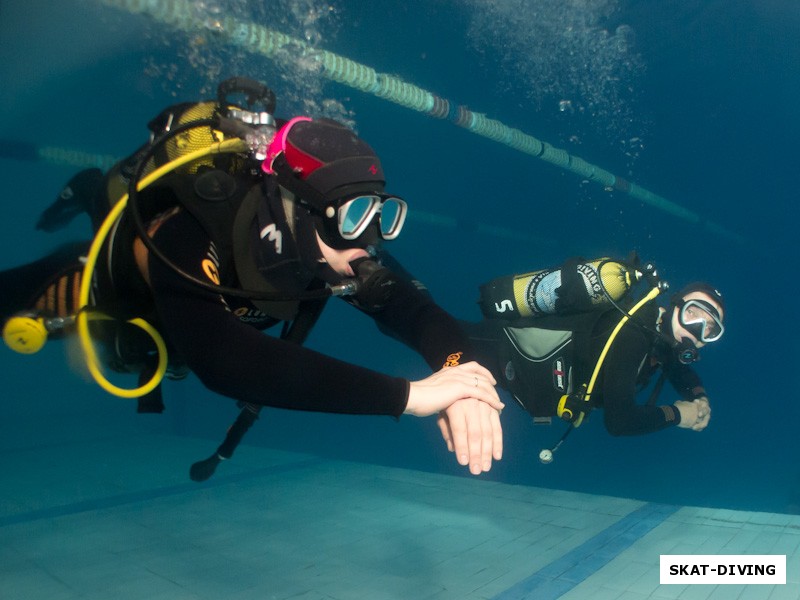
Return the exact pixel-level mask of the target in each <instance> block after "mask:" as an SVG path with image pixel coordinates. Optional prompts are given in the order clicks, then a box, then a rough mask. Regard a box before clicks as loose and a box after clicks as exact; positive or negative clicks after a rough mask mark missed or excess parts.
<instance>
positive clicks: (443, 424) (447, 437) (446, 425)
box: [436, 412, 455, 452]
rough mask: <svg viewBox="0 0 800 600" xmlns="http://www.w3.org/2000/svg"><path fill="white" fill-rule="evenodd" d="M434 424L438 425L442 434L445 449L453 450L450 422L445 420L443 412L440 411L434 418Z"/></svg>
mask: <svg viewBox="0 0 800 600" xmlns="http://www.w3.org/2000/svg"><path fill="white" fill-rule="evenodd" d="M436 424H437V425H438V426H439V431H440V432H441V434H442V438H443V439H444V442H445V444H447V449H448V450H449V451H450V452H454V451H455V447H454V446H453V434H452V433H451V432H450V422H449V421H448V420H447V417H446V416H445V414H444V412H442V413H441V414H440V415H439V416H438V417H437V418H436Z"/></svg>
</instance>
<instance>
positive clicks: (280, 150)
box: [261, 117, 312, 175]
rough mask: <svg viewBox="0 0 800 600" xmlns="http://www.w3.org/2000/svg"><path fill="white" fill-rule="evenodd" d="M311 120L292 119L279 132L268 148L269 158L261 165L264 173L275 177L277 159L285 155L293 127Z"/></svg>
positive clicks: (307, 118) (309, 118)
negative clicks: (287, 139)
mask: <svg viewBox="0 0 800 600" xmlns="http://www.w3.org/2000/svg"><path fill="white" fill-rule="evenodd" d="M311 120H312V119H311V117H295V118H293V119H290V120H289V121H288V122H287V123H286V124H285V125H284V126H283V127H281V128H280V129H279V130H278V133H276V134H275V137H274V138H272V141H271V142H270V143H269V146H267V157H266V158H265V159H264V162H262V163H261V170H262V171H264V173H266V174H267V175H275V170H274V169H273V165H274V163H275V159H276V158H277V157H278V156H279V155H281V154H284V155H285V152H286V138H287V137H289V131H290V130H291V129H292V127H294V126H295V124H297V123H300V122H302V121H311Z"/></svg>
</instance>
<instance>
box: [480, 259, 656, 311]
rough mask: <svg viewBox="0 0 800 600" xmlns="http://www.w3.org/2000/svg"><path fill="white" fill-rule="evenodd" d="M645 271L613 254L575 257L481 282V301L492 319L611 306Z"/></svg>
mask: <svg viewBox="0 0 800 600" xmlns="http://www.w3.org/2000/svg"><path fill="white" fill-rule="evenodd" d="M640 277H641V273H640V272H639V271H637V269H636V268H635V267H634V266H633V265H631V264H628V263H626V262H624V261H620V260H613V259H611V258H598V259H595V260H590V261H587V260H584V259H572V260H569V261H567V262H565V263H564V264H563V265H561V266H560V267H556V268H552V269H543V270H541V271H534V272H532V273H523V274H520V275H508V276H505V277H499V278H497V279H493V280H492V281H490V282H489V283H486V284H484V285H482V286H480V300H479V304H480V307H481V311H482V312H483V315H484V316H485V317H487V318H489V319H509V320H510V319H516V318H520V317H533V316H542V315H551V314H569V313H574V312H581V311H586V310H593V309H598V308H601V309H602V308H610V307H611V303H612V301H613V302H618V301H619V300H621V299H622V298H623V297H625V295H626V294H627V293H628V292H629V291H630V290H631V288H632V287H633V285H634V284H635V283H636V282H637V281H638V280H639V279H640Z"/></svg>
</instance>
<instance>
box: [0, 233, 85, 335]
mask: <svg viewBox="0 0 800 600" xmlns="http://www.w3.org/2000/svg"><path fill="white" fill-rule="evenodd" d="M88 248H89V242H73V243H70V244H65V245H63V246H61V247H60V248H58V249H57V250H56V251H55V252H53V253H51V254H49V255H47V256H45V257H44V258H41V259H39V260H37V261H35V262H32V263H29V264H27V265H22V266H19V267H14V268H12V269H8V270H7V271H0V321H2V322H5V321H6V320H7V319H8V318H9V317H11V316H12V315H14V314H17V313H20V312H24V311H34V312H42V313H46V314H48V315H51V316H67V315H70V314H73V313H74V312H75V310H76V309H77V304H78V290H79V289H80V280H81V271H82V269H83V263H82V262H81V257H82V256H85V254H86V251H87V250H88Z"/></svg>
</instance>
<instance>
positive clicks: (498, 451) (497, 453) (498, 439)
mask: <svg viewBox="0 0 800 600" xmlns="http://www.w3.org/2000/svg"><path fill="white" fill-rule="evenodd" d="M489 418H490V420H491V427H492V458H494V459H495V460H500V459H502V458H503V427H502V425H500V413H499V412H497V411H496V410H493V411H491V412H490V413H489ZM486 470H487V471H488V470H489V469H486Z"/></svg>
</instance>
